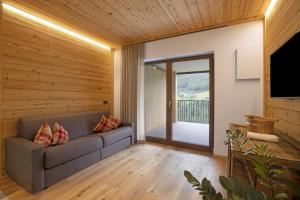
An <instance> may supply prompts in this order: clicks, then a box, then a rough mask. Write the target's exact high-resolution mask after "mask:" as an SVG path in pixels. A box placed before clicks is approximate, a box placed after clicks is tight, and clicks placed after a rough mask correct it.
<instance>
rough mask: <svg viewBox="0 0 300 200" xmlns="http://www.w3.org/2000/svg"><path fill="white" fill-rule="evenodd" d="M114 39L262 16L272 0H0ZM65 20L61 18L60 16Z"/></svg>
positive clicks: (113, 43)
mask: <svg viewBox="0 0 300 200" xmlns="http://www.w3.org/2000/svg"><path fill="white" fill-rule="evenodd" d="M4 1H5V2H12V3H16V4H17V5H20V6H21V7H24V8H28V9H29V10H31V11H36V12H38V13H40V14H41V15H42V16H45V17H46V18H49V19H53V20H54V22H58V23H59V24H63V25H65V26H66V27H69V28H72V29H76V30H77V31H78V32H80V33H83V34H86V35H89V36H90V37H92V38H99V39H100V41H103V42H104V43H105V42H106V43H107V44H111V46H113V47H115V46H116V45H123V44H129V43H135V42H143V41H150V40H154V39H161V38H165V37H168V36H172V35H173V36H174V35H180V34H185V33H189V32H195V31H200V30H206V29H210V28H215V27H220V26H225V25H231V24H237V23H243V22H245V21H252V20H257V19H262V18H263V16H264V12H265V10H266V8H267V6H268V4H269V2H270V0H84V1H82V0H47V1H45V0H26V1H24V0H4ZM62 20H63V21H62Z"/></svg>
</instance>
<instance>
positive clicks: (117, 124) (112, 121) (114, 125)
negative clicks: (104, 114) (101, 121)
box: [108, 115, 122, 128]
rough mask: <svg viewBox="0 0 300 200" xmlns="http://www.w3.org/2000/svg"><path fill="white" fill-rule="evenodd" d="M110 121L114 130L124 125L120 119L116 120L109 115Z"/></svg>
mask: <svg viewBox="0 0 300 200" xmlns="http://www.w3.org/2000/svg"><path fill="white" fill-rule="evenodd" d="M108 120H109V121H111V124H112V125H113V128H118V127H119V126H120V125H121V124H122V121H121V120H119V119H118V118H116V117H114V116H112V115H109V117H108Z"/></svg>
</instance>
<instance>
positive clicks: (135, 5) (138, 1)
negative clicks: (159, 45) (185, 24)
mask: <svg viewBox="0 0 300 200" xmlns="http://www.w3.org/2000/svg"><path fill="white" fill-rule="evenodd" d="M127 2H128V5H130V6H131V8H132V10H134V12H135V13H137V15H138V16H139V17H140V20H141V21H142V22H143V24H146V26H147V27H148V28H149V29H150V31H151V32H152V34H151V38H156V37H158V36H159V35H161V34H167V33H168V31H167V30H168V29H167V28H166V26H164V27H162V26H161V25H162V23H161V21H160V19H159V18H158V17H157V16H156V14H155V13H154V12H153V11H152V9H151V7H150V6H149V5H148V4H147V3H145V1H144V0H130V1H127ZM153 24H156V26H153ZM142 27H143V26H141V28H142Z"/></svg>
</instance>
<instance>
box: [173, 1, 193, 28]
mask: <svg viewBox="0 0 300 200" xmlns="http://www.w3.org/2000/svg"><path fill="white" fill-rule="evenodd" d="M170 2H171V3H172V5H173V6H174V8H175V9H176V12H177V15H178V18H179V19H180V21H181V22H182V23H183V24H184V26H185V27H186V30H191V29H195V28H197V25H196V24H195V23H194V21H193V18H192V15H191V13H190V12H189V11H190V10H189V9H188V7H187V4H186V2H185V1H184V0H170Z"/></svg>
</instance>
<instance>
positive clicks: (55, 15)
mask: <svg viewBox="0 0 300 200" xmlns="http://www.w3.org/2000/svg"><path fill="white" fill-rule="evenodd" d="M7 2H12V3H17V4H19V5H22V7H25V8H28V9H29V11H31V10H32V11H35V12H36V13H39V14H41V15H45V16H47V17H48V18H51V19H53V20H54V21H55V22H59V24H61V25H64V26H66V27H69V28H72V29H77V30H78V31H79V32H81V33H84V34H88V35H90V36H92V37H94V38H99V34H98V31H97V32H96V31H95V30H94V26H95V25H94V24H91V22H90V20H85V21H84V19H86V18H85V17H83V18H81V17H80V18H78V19H76V17H75V16H76V15H74V13H73V12H72V13H69V12H67V11H65V10H61V9H60V8H59V7H58V6H57V5H56V4H49V1H43V0H42V1H40V0H27V1H23V0H8V1H7ZM75 14H76V12H75ZM77 17H78V16H77ZM62 20H63V21H62ZM98 29H99V30H101V32H102V33H103V35H100V38H101V39H103V40H106V41H112V40H113V41H118V42H121V41H122V40H121V37H119V36H116V35H115V34H112V33H113V31H112V30H109V29H107V28H106V27H105V26H103V25H100V26H98V27H97V30H98ZM90 30H93V31H90ZM95 33H97V34H95Z"/></svg>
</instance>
